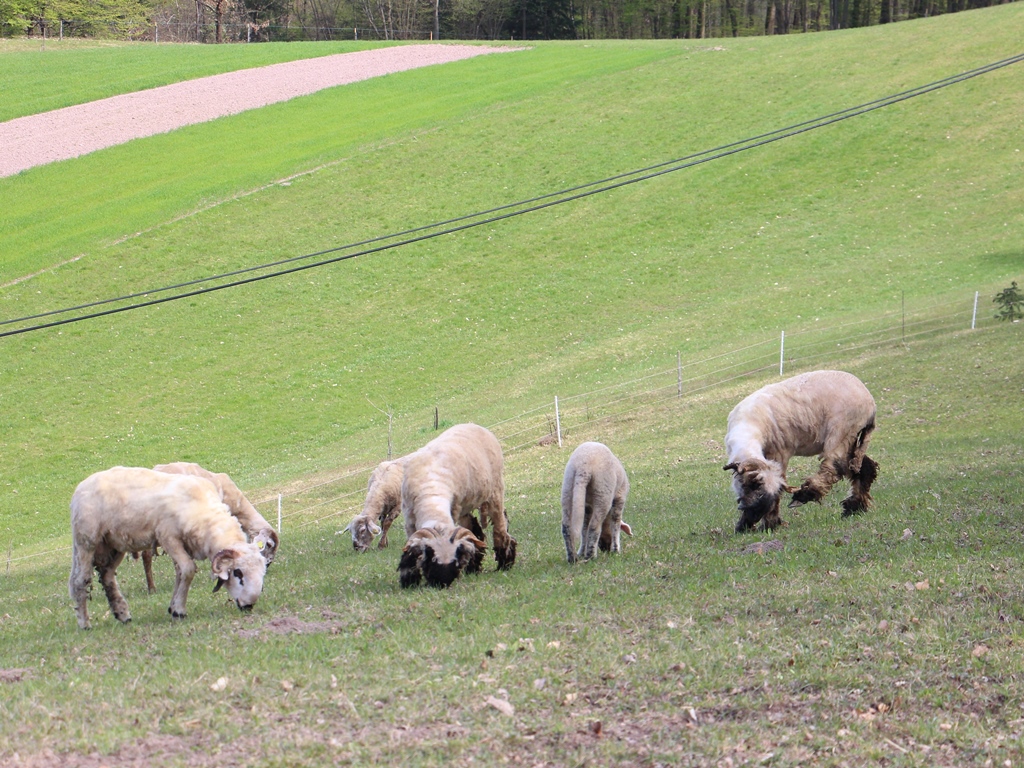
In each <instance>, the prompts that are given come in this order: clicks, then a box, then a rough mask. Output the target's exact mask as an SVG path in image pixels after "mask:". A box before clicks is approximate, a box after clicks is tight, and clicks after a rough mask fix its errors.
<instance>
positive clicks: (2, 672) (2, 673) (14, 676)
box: [0, 669, 30, 683]
mask: <svg viewBox="0 0 1024 768" xmlns="http://www.w3.org/2000/svg"><path fill="white" fill-rule="evenodd" d="M29 674H30V671H29V670H27V669H0V683H20V682H21V681H22V680H24V679H25V677H26V676H27V675H29Z"/></svg>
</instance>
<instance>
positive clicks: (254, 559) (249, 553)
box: [210, 544, 267, 611]
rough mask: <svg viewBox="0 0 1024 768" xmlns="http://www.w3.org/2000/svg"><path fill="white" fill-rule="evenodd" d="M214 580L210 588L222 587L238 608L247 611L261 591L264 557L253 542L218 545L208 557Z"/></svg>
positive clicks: (264, 569) (264, 565) (264, 568)
mask: <svg viewBox="0 0 1024 768" xmlns="http://www.w3.org/2000/svg"><path fill="white" fill-rule="evenodd" d="M210 564H211V566H212V569H213V578H215V579H217V584H216V585H215V586H214V588H213V591H214V592H217V591H218V590H220V588H221V587H226V588H227V590H228V594H229V595H231V599H232V600H234V601H235V605H237V606H238V608H239V610H242V611H249V610H252V607H253V606H254V605H255V604H256V600H257V599H259V596H260V594H261V593H262V592H263V577H264V575H266V573H267V561H266V559H265V558H264V557H263V555H262V553H261V552H260V550H259V549H258V548H257V546H256V545H255V544H236V545H235V546H233V547H230V548H228V549H222V550H221V551H220V552H218V553H217V554H216V555H214V556H213V560H211V561H210Z"/></svg>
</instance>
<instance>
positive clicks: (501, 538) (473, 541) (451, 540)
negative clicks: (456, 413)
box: [398, 424, 516, 587]
mask: <svg viewBox="0 0 1024 768" xmlns="http://www.w3.org/2000/svg"><path fill="white" fill-rule="evenodd" d="M503 471H504V459H503V457H502V453H501V444H500V443H499V442H498V439H497V438H496V437H495V436H494V435H493V434H492V433H491V432H490V431H489V430H487V429H484V428H483V427H480V426H477V425H476V424H459V425H456V426H454V427H452V428H451V429H448V430H446V431H445V432H443V433H442V434H441V435H440V436H439V437H437V438H435V439H434V440H431V441H430V442H429V443H427V444H426V445H425V446H424V447H423V448H420V449H419V450H418V451H415V452H414V453H411V454H409V455H408V456H406V457H405V473H404V476H403V479H402V515H403V516H404V518H405V534H406V545H405V549H404V550H403V551H402V558H401V560H400V561H399V564H398V572H399V583H400V584H401V585H402V586H403V587H412V586H416V585H418V584H419V583H420V581H421V579H422V580H425V581H426V583H427V584H428V585H430V586H433V587H447V586H449V585H450V584H451V583H452V582H453V581H455V579H456V578H458V577H459V575H461V574H462V573H473V572H475V571H479V570H480V568H481V565H482V563H483V557H484V553H485V551H486V549H487V545H486V542H485V541H484V529H485V528H486V527H487V526H488V525H490V526H491V528H492V533H491V536H492V544H493V547H494V556H495V559H496V561H497V564H498V568H499V569H500V570H503V569H507V568H511V567H512V564H513V563H514V562H515V558H516V540H515V539H513V538H512V537H511V536H510V535H509V533H508V521H507V518H506V515H505V481H504V477H503ZM474 510H479V511H480V520H479V522H478V521H477V519H476V517H475V516H474V515H473V511H474Z"/></svg>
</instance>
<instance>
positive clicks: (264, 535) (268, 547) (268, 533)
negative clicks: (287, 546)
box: [252, 528, 281, 568]
mask: <svg viewBox="0 0 1024 768" xmlns="http://www.w3.org/2000/svg"><path fill="white" fill-rule="evenodd" d="M252 543H253V544H255V545H256V549H258V550H259V552H260V554H261V555H263V559H264V560H266V561H267V567H268V568H269V567H270V564H271V563H272V562H274V555H275V554H277V545H278V544H280V543H281V539H280V537H279V536H278V535H277V531H275V530H274V529H273V528H261V529H260V532H259V533H257V534H256V535H255V536H254V537H253V540H252Z"/></svg>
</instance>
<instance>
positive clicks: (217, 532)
mask: <svg viewBox="0 0 1024 768" xmlns="http://www.w3.org/2000/svg"><path fill="white" fill-rule="evenodd" d="M71 538H72V560H71V577H70V579H69V580H68V591H69V593H70V594H71V599H72V601H73V602H74V603H75V613H76V614H77V615H78V626H79V627H81V628H82V629H88V628H89V614H88V611H87V609H86V600H87V599H88V597H89V591H90V588H91V585H92V569H93V568H95V569H96V571H97V573H98V574H99V577H100V583H101V584H102V585H103V589H104V590H105V592H106V594H107V601H108V602H109V603H110V610H111V612H112V613H113V614H114V616H115V617H116V618H117V620H118V621H121V622H128V621H131V613H130V612H129V610H128V603H127V602H126V601H125V599H124V596H123V595H122V594H121V590H120V588H119V586H118V584H117V573H116V572H117V567H118V565H120V564H121V560H123V559H124V556H125V553H126V552H145V551H147V550H149V551H152V548H153V547H154V546H156V545H157V544H159V545H160V546H161V547H162V548H163V550H164V551H165V552H166V553H167V554H168V555H170V557H171V559H172V560H174V570H175V582H174V594H173V596H172V597H171V604H170V607H168V609H167V611H168V613H170V614H171V617H172V618H175V619H181V618H184V617H185V600H186V598H187V597H188V589H189V586H190V585H191V584H192V579H193V577H194V576H195V573H196V565H195V562H194V561H195V560H204V559H209V560H210V564H211V567H212V573H213V577H214V578H216V579H217V585H216V586H215V587H214V590H213V591H214V592H216V591H217V590H219V589H220V588H221V587H227V590H228V593H229V594H230V595H231V597H232V599H233V600H234V601H235V604H236V605H237V606H238V607H239V609H241V610H243V611H247V610H250V609H251V608H252V606H253V605H254V604H255V603H256V600H257V599H258V598H259V596H260V593H261V592H262V591H263V576H264V574H265V573H266V570H267V561H266V559H265V558H264V557H263V555H262V554H261V553H260V550H259V549H258V548H257V546H256V545H255V544H251V543H248V542H246V539H245V534H244V533H242V527H241V525H239V522H238V520H237V519H235V518H234V517H232V516H231V514H230V512H229V510H228V508H227V506H226V505H225V504H224V503H223V502H221V499H220V492H219V491H218V490H217V488H216V487H215V486H214V485H213V484H212V483H211V482H210V481H209V480H206V479H204V478H201V477H194V476H190V475H171V474H167V473H164V472H156V471H154V470H152V469H143V468H141V467H114V468H112V469H107V470H104V471H102V472H97V473H95V474H93V475H90V476H89V477H87V478H86V479H85V480H83V481H82V482H81V483H79V484H78V487H77V488H76V489H75V492H74V494H73V495H72V497H71Z"/></svg>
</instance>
